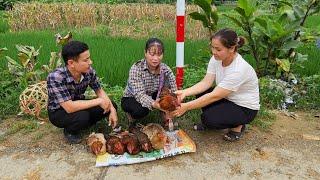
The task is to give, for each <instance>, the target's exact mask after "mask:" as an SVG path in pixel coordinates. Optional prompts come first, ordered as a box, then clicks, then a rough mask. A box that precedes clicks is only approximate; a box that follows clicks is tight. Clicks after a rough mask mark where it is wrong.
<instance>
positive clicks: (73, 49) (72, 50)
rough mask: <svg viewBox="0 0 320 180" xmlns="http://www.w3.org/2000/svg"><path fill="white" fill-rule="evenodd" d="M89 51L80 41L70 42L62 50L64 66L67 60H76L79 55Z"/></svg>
mask: <svg viewBox="0 0 320 180" xmlns="http://www.w3.org/2000/svg"><path fill="white" fill-rule="evenodd" d="M87 50H89V47H88V45H87V44H86V43H83V42H80V41H70V42H68V43H67V44H66V45H64V46H63V48H62V52H61V55H62V58H63V61H64V63H65V65H67V64H68V60H69V59H73V60H75V61H76V60H77V59H78V57H79V55H80V54H81V53H83V52H85V51H87Z"/></svg>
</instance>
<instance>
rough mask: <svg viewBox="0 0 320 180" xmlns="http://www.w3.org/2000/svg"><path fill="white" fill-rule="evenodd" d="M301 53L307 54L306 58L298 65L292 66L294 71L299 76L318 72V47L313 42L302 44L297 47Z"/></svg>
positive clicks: (319, 65) (319, 71)
mask: <svg viewBox="0 0 320 180" xmlns="http://www.w3.org/2000/svg"><path fill="white" fill-rule="evenodd" d="M297 51H298V52H300V53H301V54H307V55H308V60H307V61H304V62H302V63H301V65H300V66H294V67H293V68H294V72H295V73H297V74H298V75H299V76H312V75H314V74H320V61H319V59H320V53H319V52H320V49H319V48H317V47H316V43H315V42H311V43H307V44H304V45H303V46H300V47H299V48H298V49H297Z"/></svg>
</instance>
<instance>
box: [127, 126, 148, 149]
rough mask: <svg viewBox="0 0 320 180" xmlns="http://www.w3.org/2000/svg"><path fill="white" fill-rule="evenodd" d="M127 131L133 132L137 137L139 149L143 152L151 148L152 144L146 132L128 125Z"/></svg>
mask: <svg viewBox="0 0 320 180" xmlns="http://www.w3.org/2000/svg"><path fill="white" fill-rule="evenodd" d="M129 132H131V133H133V134H134V135H136V137H137V138H138V141H139V143H140V146H141V149H142V151H144V152H151V151H152V150H153V148H152V144H151V142H150V140H149V138H148V136H147V135H146V134H144V133H143V132H141V131H140V130H139V129H138V128H137V127H134V126H130V127H129Z"/></svg>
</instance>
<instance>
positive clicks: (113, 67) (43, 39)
mask: <svg viewBox="0 0 320 180" xmlns="http://www.w3.org/2000/svg"><path fill="white" fill-rule="evenodd" d="M54 34H55V33H54V32H50V31H41V32H17V33H5V34H0V47H7V48H8V51H6V52H5V53H6V55H8V56H10V57H12V58H14V59H17V51H16V48H15V45H16V44H22V45H31V46H34V47H36V48H39V47H40V46H41V50H40V55H39V58H38V59H39V64H46V63H48V60H49V58H50V52H51V51H59V50H60V47H59V46H56V44H55V39H54ZM73 37H74V39H75V40H80V41H84V42H86V43H87V44H88V45H89V48H90V52H91V57H92V60H93V66H94V67H95V68H96V70H97V72H98V74H99V75H100V77H103V78H104V81H105V83H108V84H110V85H113V86H114V85H120V86H123V85H125V83H126V80H127V77H128V71H129V68H130V66H131V65H132V64H133V63H134V62H135V61H137V60H139V59H142V58H143V57H144V46H145V41H146V40H147V39H129V38H112V37H108V36H105V35H103V34H97V33H96V34H94V33H92V32H88V31H85V32H81V31H77V32H75V33H74V36H73ZM163 41H164V44H165V56H164V60H163V62H165V63H167V64H168V65H169V66H171V67H175V61H176V59H175V55H176V52H175V51H176V50H175V48H176V43H175V40H173V39H164V40H163ZM206 44H207V42H206V41H187V42H186V43H185V64H190V63H192V57H193V56H197V53H198V51H197V50H198V49H199V48H201V47H205V46H206ZM2 59H4V58H3V57H2ZM0 67H1V68H6V61H0ZM174 71H175V70H174Z"/></svg>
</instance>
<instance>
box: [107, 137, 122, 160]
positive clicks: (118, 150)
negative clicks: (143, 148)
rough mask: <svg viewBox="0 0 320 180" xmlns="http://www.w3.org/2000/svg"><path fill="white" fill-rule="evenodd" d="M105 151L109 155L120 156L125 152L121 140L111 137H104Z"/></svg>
mask: <svg viewBox="0 0 320 180" xmlns="http://www.w3.org/2000/svg"><path fill="white" fill-rule="evenodd" d="M106 149H107V152H108V153H109V154H118V155H122V154H124V152H125V148H124V146H123V144H122V142H121V139H120V138H119V137H117V136H113V135H112V136H109V135H108V136H107V137H106Z"/></svg>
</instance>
